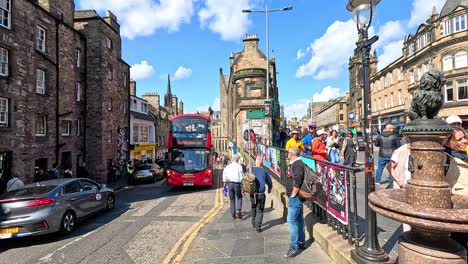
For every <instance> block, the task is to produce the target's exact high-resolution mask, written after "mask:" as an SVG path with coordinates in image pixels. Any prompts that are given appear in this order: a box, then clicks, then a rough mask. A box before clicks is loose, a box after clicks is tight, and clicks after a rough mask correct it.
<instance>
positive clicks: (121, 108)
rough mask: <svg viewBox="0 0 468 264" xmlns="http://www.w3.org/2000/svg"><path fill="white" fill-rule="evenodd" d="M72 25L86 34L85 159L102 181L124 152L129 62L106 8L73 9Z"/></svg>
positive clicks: (125, 152)
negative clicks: (102, 10) (101, 11)
mask: <svg viewBox="0 0 468 264" xmlns="http://www.w3.org/2000/svg"><path fill="white" fill-rule="evenodd" d="M74 21H75V23H74V25H75V28H76V29H77V30H78V31H79V32H80V33H81V34H83V35H84V36H85V37H86V40H87V41H86V44H87V45H86V61H87V63H86V83H87V87H86V90H87V93H86V99H87V105H86V130H87V133H86V151H87V153H88V155H87V157H86V163H87V166H88V170H89V171H90V172H92V173H91V175H95V177H96V179H97V180H100V181H105V180H106V179H107V174H108V171H109V169H110V166H111V164H112V161H114V162H116V163H118V164H121V165H122V164H124V163H125V162H126V161H127V160H128V158H129V156H128V151H129V150H128V135H129V123H130V113H129V97H130V96H129V95H130V79H129V76H130V66H129V65H128V64H127V63H125V61H123V60H122V50H121V49H122V47H121V38H120V26H119V24H118V23H117V19H116V17H115V15H114V14H112V13H111V12H110V11H108V12H107V13H106V16H105V17H104V18H101V17H100V16H99V15H98V14H97V13H96V12H95V11H76V12H75V20H74Z"/></svg>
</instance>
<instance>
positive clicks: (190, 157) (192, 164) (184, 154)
mask: <svg viewBox="0 0 468 264" xmlns="http://www.w3.org/2000/svg"><path fill="white" fill-rule="evenodd" d="M209 154H210V151H209V150H207V149H173V150H172V151H171V156H172V157H171V161H170V163H169V168H171V169H172V170H175V171H177V172H180V173H195V172H199V171H202V170H204V169H206V168H208V165H209V164H208V161H209V160H208V159H209Z"/></svg>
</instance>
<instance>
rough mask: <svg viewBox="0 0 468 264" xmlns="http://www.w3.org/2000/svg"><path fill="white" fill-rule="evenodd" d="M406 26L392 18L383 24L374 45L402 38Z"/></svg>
mask: <svg viewBox="0 0 468 264" xmlns="http://www.w3.org/2000/svg"><path fill="white" fill-rule="evenodd" d="M405 32H406V27H405V26H404V25H403V23H402V22H401V21H398V20H392V21H388V22H386V23H385V24H383V25H382V26H381V27H380V28H379V31H378V33H377V35H379V41H377V43H375V45H374V46H375V47H376V48H378V47H382V46H384V45H385V44H387V43H389V42H390V41H393V40H396V39H402V38H403V37H404V36H405Z"/></svg>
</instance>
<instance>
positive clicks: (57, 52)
mask: <svg viewBox="0 0 468 264" xmlns="http://www.w3.org/2000/svg"><path fill="white" fill-rule="evenodd" d="M62 22H63V14H61V15H60V19H56V20H55V37H56V42H55V58H56V61H57V63H56V64H55V72H56V78H55V88H56V94H55V162H56V163H57V164H58V162H59V154H60V113H59V112H60V105H59V104H60V100H59V97H60V91H59V90H60V58H59V57H60V37H59V25H60V24H61V23H62Z"/></svg>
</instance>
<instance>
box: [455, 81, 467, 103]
mask: <svg viewBox="0 0 468 264" xmlns="http://www.w3.org/2000/svg"><path fill="white" fill-rule="evenodd" d="M460 82H465V85H464V86H463V87H464V88H465V90H466V92H465V94H466V98H465V99H460ZM457 101H459V102H460V101H468V79H461V80H457Z"/></svg>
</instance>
